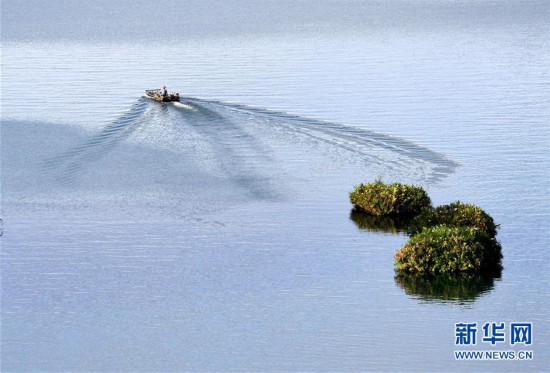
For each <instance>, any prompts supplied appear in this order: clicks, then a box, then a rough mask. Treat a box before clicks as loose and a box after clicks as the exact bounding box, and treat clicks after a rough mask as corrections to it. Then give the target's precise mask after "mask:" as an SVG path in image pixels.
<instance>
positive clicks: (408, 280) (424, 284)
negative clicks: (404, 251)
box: [395, 272, 500, 303]
mask: <svg viewBox="0 0 550 373" xmlns="http://www.w3.org/2000/svg"><path fill="white" fill-rule="evenodd" d="M495 275H496V277H497V278H498V277H500V273H496V274H495ZM395 283H396V284H397V285H399V286H400V287H401V288H403V289H404V290H405V293H407V294H408V295H411V296H414V297H417V298H420V299H424V300H428V301H442V302H451V303H464V302H472V301H474V300H476V298H478V297H479V296H481V295H482V294H484V293H487V292H489V291H490V290H491V289H493V287H494V277H493V276H488V275H478V274H470V273H459V274H443V275H437V276H431V275H421V274H420V275H419V274H410V273H403V272H398V273H397V274H396V276H395Z"/></svg>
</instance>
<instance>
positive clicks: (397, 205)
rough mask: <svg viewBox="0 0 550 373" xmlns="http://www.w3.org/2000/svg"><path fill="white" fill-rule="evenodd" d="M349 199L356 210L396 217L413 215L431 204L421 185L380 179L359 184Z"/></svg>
mask: <svg viewBox="0 0 550 373" xmlns="http://www.w3.org/2000/svg"><path fill="white" fill-rule="evenodd" d="M350 200H351V203H352V204H353V206H354V208H355V209H356V210H357V211H361V212H364V213H367V214H369V215H372V216H379V217H389V218H398V219H407V218H411V217H414V216H416V215H418V214H420V212H422V210H424V209H426V208H428V207H430V206H431V204H432V202H431V200H430V197H428V193H426V191H425V190H424V189H422V188H421V187H418V186H414V185H407V184H400V183H393V184H384V183H383V182H382V181H381V180H376V181H375V182H373V183H367V184H359V185H358V186H356V187H355V190H354V191H353V192H351V193H350Z"/></svg>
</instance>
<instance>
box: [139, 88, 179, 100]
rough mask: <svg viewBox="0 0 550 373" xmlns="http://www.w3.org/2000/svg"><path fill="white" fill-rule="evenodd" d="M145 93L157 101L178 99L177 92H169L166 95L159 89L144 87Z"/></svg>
mask: <svg viewBox="0 0 550 373" xmlns="http://www.w3.org/2000/svg"><path fill="white" fill-rule="evenodd" d="M145 95H146V96H147V97H149V98H152V99H153V100H157V101H159V102H171V101H178V102H179V100H180V94H179V93H177V92H170V93H168V94H166V95H163V94H162V93H161V90H160V89H146V90H145Z"/></svg>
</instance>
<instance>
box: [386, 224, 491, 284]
mask: <svg viewBox="0 0 550 373" xmlns="http://www.w3.org/2000/svg"><path fill="white" fill-rule="evenodd" d="M501 259H502V254H501V246H500V244H499V243H498V242H497V241H496V239H495V238H494V237H491V236H490V235H489V234H487V233H486V232H485V231H482V230H480V229H478V228H475V227H449V226H446V225H440V226H436V227H431V228H426V229H424V230H422V231H421V232H420V233H418V234H416V235H414V236H412V237H411V238H410V239H409V241H408V242H407V243H406V244H405V245H404V246H403V247H401V249H399V250H398V251H397V252H396V253H395V266H396V267H397V270H398V271H402V272H404V273H418V274H430V275H438V274H453V273H455V274H456V273H479V274H492V273H497V272H499V271H500V270H501V269H502V266H501Z"/></svg>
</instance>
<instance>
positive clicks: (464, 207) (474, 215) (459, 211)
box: [407, 201, 498, 237]
mask: <svg viewBox="0 0 550 373" xmlns="http://www.w3.org/2000/svg"><path fill="white" fill-rule="evenodd" d="M442 224H444V225H448V226H453V227H476V228H477V229H479V230H481V231H483V232H485V233H487V234H488V235H489V236H490V237H495V236H496V234H497V228H498V226H497V225H496V224H495V222H494V220H493V218H492V217H491V216H490V215H489V214H487V213H486V212H485V211H483V210H482V209H481V208H480V207H478V206H475V205H470V204H465V203H462V202H460V201H456V202H453V203H451V204H449V205H442V206H439V207H436V208H430V209H425V210H423V211H422V212H421V213H420V214H419V215H418V216H417V217H416V218H414V219H413V220H412V221H411V223H410V224H409V226H408V228H407V231H408V233H409V234H410V235H414V234H416V233H419V232H420V231H422V229H424V228H427V227H433V226H436V225H442Z"/></svg>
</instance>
